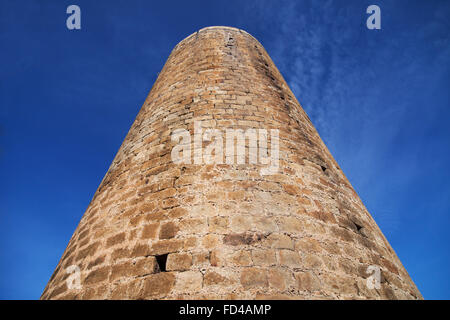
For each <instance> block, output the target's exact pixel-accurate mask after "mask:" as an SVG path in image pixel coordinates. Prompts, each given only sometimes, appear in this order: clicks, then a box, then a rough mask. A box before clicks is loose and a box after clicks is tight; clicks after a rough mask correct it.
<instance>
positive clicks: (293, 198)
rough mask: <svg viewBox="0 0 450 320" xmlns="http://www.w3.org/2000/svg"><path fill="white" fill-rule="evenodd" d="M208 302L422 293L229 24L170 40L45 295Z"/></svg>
mask: <svg viewBox="0 0 450 320" xmlns="http://www.w3.org/2000/svg"><path fill="white" fill-rule="evenodd" d="M208 129H213V130H209V131H208ZM239 129H241V130H242V131H239ZM251 129H253V130H254V131H251ZM196 130H197V131H196ZM198 130H201V131H200V135H198V134H199V132H198ZM227 130H228V131H229V132H232V130H234V131H233V132H235V133H236V132H237V133H238V134H239V132H241V133H242V132H244V134H245V135H244V142H245V147H244V151H245V154H244V155H243V154H242V153H241V154H239V150H238V148H236V150H235V149H234V146H232V148H233V150H230V149H229V148H226V147H228V145H227V140H226V139H225V138H227V139H228V136H227V135H228V133H229V132H228V131H227ZM177 132H178V133H180V132H181V133H182V134H184V136H183V137H184V138H186V140H183V141H184V142H185V143H184V144H183V143H182V142H181V141H182V139H181V135H179V136H176V135H175V136H174V133H177ZM208 132H209V133H208ZM186 133H187V134H188V135H187V136H186ZM266 133H267V134H266ZM272 133H276V135H272ZM196 134H197V135H196ZM208 134H212V135H214V137H215V139H212V137H211V136H209V137H208ZM221 134H222V135H223V138H224V140H223V142H221V143H218V144H215V143H216V142H217V141H219V137H220V135H221ZM247 134H248V135H247ZM252 134H256V136H255V135H253V136H252ZM174 137H175V138H174ZM199 137H200V144H199V143H198V138H199ZM252 137H253V140H254V138H255V137H256V144H253V145H252V142H255V141H253V140H252ZM232 138H233V139H230V140H231V141H232V142H235V141H239V139H237V140H234V137H232ZM186 141H187V142H186ZM213 142H214V143H213ZM276 142H278V146H277V148H278V149H277V150H275V149H274V148H273V146H274V145H275V144H276ZM236 143H237V142H236ZM265 143H266V144H267V146H266V145H265ZM211 145H214V146H216V147H218V146H222V147H223V149H222V150H225V149H226V150H225V151H223V153H222V154H221V153H220V152H219V151H218V150H219V149H218V148H216V149H214V152H213V153H211V155H214V157H212V158H211V157H208V153H207V150H208V146H211ZM177 147H178V149H179V150H181V151H182V152H181V151H180V153H177V152H174V150H175V149H176V148H177ZM184 147H186V148H185V149H183V148H184ZM178 149H177V150H178ZM261 150H262V151H264V152H266V151H267V155H268V156H269V155H270V154H271V156H273V155H274V154H275V152H276V151H278V154H277V157H276V159H275V158H272V160H274V159H275V161H276V166H275V167H274V168H272V169H273V170H272V171H270V170H269V171H268V172H264V171H263V170H264V169H267V162H266V163H263V161H262V160H263V159H266V160H267V159H268V158H267V157H266V158H264V157H262V156H261V154H264V152H263V153H261ZM241 151H242V150H241ZM230 152H232V156H229V153H230ZM179 154H182V155H183V156H186V157H185V158H182V161H180V159H179V158H177V155H179ZM217 155H218V156H217ZM239 155H241V157H242V158H241V160H244V161H241V162H239V160H238V158H239ZM216 156H217V157H216ZM174 157H175V158H174ZM269 158H270V156H269ZM252 159H253V161H252ZM255 159H256V160H257V161H256V162H255V161H254V160H255ZM210 298H221V299H232V298H241V299H256V298H265V299H272V298H275V299H291V298H293V299H312V298H313V299H329V298H333V299H367V298H369V299H421V298H422V296H421V294H420V292H419V291H418V290H417V288H416V286H415V285H414V283H413V281H412V280H411V279H410V277H409V275H408V273H407V272H406V270H405V268H404V267H403V266H402V264H401V262H400V260H399V259H398V258H397V256H396V254H395V253H394V251H393V250H392V248H391V246H390V245H389V243H388V242H387V241H386V239H385V237H384V236H383V234H382V233H381V231H380V230H379V228H378V226H377V225H376V223H375V221H374V220H373V218H372V217H371V216H370V214H369V213H368V211H367V210H366V208H365V207H364V205H363V204H362V202H361V200H360V199H359V197H358V195H357V194H356V192H355V191H354V190H353V188H352V186H351V185H350V183H349V182H348V180H347V179H346V177H345V176H344V174H343V173H342V171H341V169H340V168H339V166H338V164H337V163H336V162H335V160H334V159H333V157H332V156H331V154H330V152H329V151H328V149H327V148H326V146H325V145H324V143H323V142H322V140H321V139H320V137H319V135H318V133H317V131H316V130H315V128H314V126H313V125H312V123H311V121H310V120H309V118H308V116H307V115H306V113H305V112H304V111H303V109H302V108H301V106H300V104H299V103H298V101H297V100H296V98H295V97H294V95H293V93H292V92H291V90H290V89H289V87H288V85H287V84H286V82H285V81H284V79H283V77H282V76H281V74H280V73H279V71H278V69H277V68H276V67H275V65H274V63H273V62H272V60H271V59H270V57H269V55H268V54H267V53H266V51H265V49H264V48H263V47H262V45H261V44H260V43H259V42H258V41H257V40H256V39H255V38H253V37H252V36H251V35H250V34H248V33H246V32H245V31H242V30H239V29H235V28H230V27H208V28H204V29H201V30H200V31H198V32H196V33H194V34H192V35H190V36H189V37H187V38H185V39H184V40H183V41H181V42H180V43H179V44H178V45H177V46H176V47H175V48H174V50H173V51H172V53H171V54H170V56H169V58H168V60H167V62H166V64H165V66H164V68H163V70H162V71H161V73H160V74H159V76H158V79H157V80H156V82H155V84H154V85H153V88H152V90H151V91H150V94H149V95H148V97H147V99H146V100H145V103H144V105H143V106H142V108H141V110H140V112H139V114H138V115H137V117H136V120H135V121H134V123H133V125H132V127H131V129H130V131H129V132H128V134H127V136H126V138H125V140H124V142H123V144H122V146H121V147H120V149H119V151H118V153H117V155H116V157H115V158H114V160H113V162H112V164H111V166H110V168H109V170H108V172H107V174H106V176H105V177H104V179H103V181H102V182H101V184H100V186H99V188H98V190H97V191H96V193H95V195H94V197H93V199H92V201H91V203H90V205H89V207H88V208H87V210H86V212H85V214H84V216H83V217H82V219H81V221H80V223H79V225H78V227H77V229H76V230H75V232H74V234H73V236H72V238H71V240H70V242H69V244H68V246H67V248H66V250H65V252H64V254H63V256H62V258H61V260H60V261H59V263H58V265H57V267H56V270H55V271H54V273H53V275H52V277H51V278H50V280H49V282H48V284H47V286H46V288H45V290H44V292H43V294H42V296H41V299H210Z"/></svg>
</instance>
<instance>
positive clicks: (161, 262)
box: [155, 253, 167, 272]
mask: <svg viewBox="0 0 450 320" xmlns="http://www.w3.org/2000/svg"><path fill="white" fill-rule="evenodd" d="M155 258H156V262H157V263H158V267H159V271H160V272H166V262H167V253H166V254H162V255H160V256H155Z"/></svg>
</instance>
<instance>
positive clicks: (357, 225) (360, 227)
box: [353, 222, 363, 232]
mask: <svg viewBox="0 0 450 320" xmlns="http://www.w3.org/2000/svg"><path fill="white" fill-rule="evenodd" d="M353 223H354V222H353ZM354 224H355V226H356V230H358V232H359V230H361V229H362V228H363V227H362V226H361V225H359V224H357V223H354Z"/></svg>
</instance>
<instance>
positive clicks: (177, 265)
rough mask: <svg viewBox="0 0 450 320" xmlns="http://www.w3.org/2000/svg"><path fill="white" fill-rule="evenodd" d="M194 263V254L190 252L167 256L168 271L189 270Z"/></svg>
mask: <svg viewBox="0 0 450 320" xmlns="http://www.w3.org/2000/svg"><path fill="white" fill-rule="evenodd" d="M191 265H192V256H191V255H190V254H188V253H171V254H169V255H168V256H167V270H168V271H184V270H188V269H189V268H190V267H191Z"/></svg>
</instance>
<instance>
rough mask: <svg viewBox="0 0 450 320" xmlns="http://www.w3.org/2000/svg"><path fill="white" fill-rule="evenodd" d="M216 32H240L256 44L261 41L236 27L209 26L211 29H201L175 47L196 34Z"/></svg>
mask: <svg viewBox="0 0 450 320" xmlns="http://www.w3.org/2000/svg"><path fill="white" fill-rule="evenodd" d="M215 31H233V32H239V33H242V34H246V35H248V36H250V37H251V38H253V39H254V40H255V41H256V42H258V43H259V41H258V40H257V39H256V38H255V37H254V36H252V35H251V34H250V33H248V32H247V31H245V30H242V29H239V28H235V27H229V26H209V27H204V28H201V29H199V30H197V31H195V32H193V33H191V34H190V35H188V36H187V37H186V38H184V39H183V40H181V41H180V42H178V44H177V45H176V46H175V48H176V47H178V46H180V45H182V44H183V43H184V42H185V41H187V40H188V39H190V38H192V37H194V36H195V35H196V34H198V33H201V32H215Z"/></svg>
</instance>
